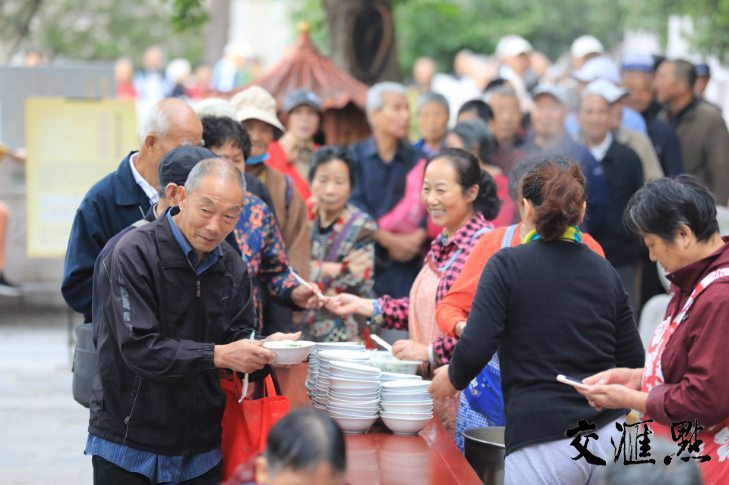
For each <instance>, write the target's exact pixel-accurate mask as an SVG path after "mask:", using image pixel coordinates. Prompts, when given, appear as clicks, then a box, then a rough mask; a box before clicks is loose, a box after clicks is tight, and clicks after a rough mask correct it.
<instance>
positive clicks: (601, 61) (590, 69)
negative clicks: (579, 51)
mask: <svg viewBox="0 0 729 485" xmlns="http://www.w3.org/2000/svg"><path fill="white" fill-rule="evenodd" d="M572 77H574V78H575V79H577V80H578V81H582V82H586V83H589V82H592V81H594V80H596V79H607V80H608V81H612V82H613V83H614V84H620V81H621V78H620V71H619V70H618V66H616V65H615V63H614V62H613V61H611V60H610V59H608V58H607V57H605V56H600V57H595V58H593V59H590V60H589V61H587V62H585V64H583V65H582V67H581V68H580V69H578V70H577V71H575V72H574V73H573V74H572Z"/></svg>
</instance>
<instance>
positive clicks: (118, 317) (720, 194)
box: [0, 36, 729, 484]
mask: <svg viewBox="0 0 729 485" xmlns="http://www.w3.org/2000/svg"><path fill="white" fill-rule="evenodd" d="M571 53H572V57H573V61H574V69H573V70H572V72H571V74H570V75H569V76H562V77H559V76H555V72H554V70H553V69H549V68H547V67H545V65H544V64H545V60H544V58H543V56H541V57H540V56H539V55H538V53H536V52H535V51H534V50H533V49H532V46H531V45H530V44H529V43H528V42H526V41H525V40H524V39H522V38H520V37H518V36H507V37H506V38H504V39H502V42H500V43H499V47H498V48H497V52H496V57H497V58H498V59H499V63H498V66H497V67H498V68H497V69H494V68H493V66H492V63H493V60H492V59H489V60H484V59H483V58H482V57H480V56H477V55H475V54H473V53H471V52H466V51H464V52H461V53H459V54H458V56H457V57H456V61H455V67H456V73H457V75H456V76H450V75H446V74H436V73H435V68H434V66H435V64H434V63H433V61H432V60H429V59H425V58H423V59H420V60H419V61H418V62H417V63H416V65H415V73H414V77H415V81H416V82H415V83H414V84H413V86H410V87H406V86H404V85H402V84H399V83H394V82H382V83H378V84H375V85H374V86H372V87H371V88H370V89H369V91H368V94H367V100H366V107H365V111H366V114H367V119H368V121H369V123H370V127H371V132H372V135H371V136H370V137H369V138H368V139H366V140H362V141H359V142H357V143H354V144H353V145H351V146H350V147H344V146H338V145H326V146H320V145H319V144H317V143H316V142H315V137H316V134H317V133H318V132H319V130H320V128H321V121H322V106H321V100H320V99H319V97H318V96H317V95H316V94H315V93H313V92H310V91H306V90H303V89H298V90H294V91H292V92H291V93H289V94H288V95H287V97H286V99H285V100H284V101H283V111H284V112H285V114H286V116H285V120H286V125H284V124H283V123H281V121H280V120H279V117H278V113H277V103H276V100H275V99H274V98H273V97H272V96H271V94H270V93H268V92H267V91H266V90H265V89H263V88H262V87H260V86H251V87H248V88H246V89H243V90H241V91H239V92H237V93H236V94H235V95H234V96H232V98H231V99H230V100H229V101H228V100H224V99H219V98H208V99H202V100H200V101H197V102H192V103H190V102H188V100H182V99H179V98H176V97H174V94H175V91H176V90H177V91H178V94H179V89H182V90H183V91H184V90H185V89H186V88H185V86H184V84H185V83H184V81H183V80H182V79H183V78H182V77H181V76H176V77H174V80H175V84H173V85H171V86H172V89H171V90H170V91H169V92H168V93H166V94H163V95H161V96H162V97H164V96H171V97H169V99H162V100H159V101H157V102H155V103H154V104H153V105H151V107H150V109H149V112H148V113H147V116H146V118H145V122H144V124H143V128H142V130H141V140H140V146H139V148H138V150H136V151H132V152H130V154H129V155H128V156H127V157H126V158H125V159H124V160H123V161H122V162H121V164H120V166H119V168H118V170H116V171H115V172H114V173H112V174H110V175H108V176H107V177H105V178H104V179H102V180H101V181H99V182H98V183H97V184H96V185H95V186H94V187H93V188H92V189H91V190H90V191H89V192H88V194H87V195H86V196H85V198H84V199H83V201H82V203H81V205H80V207H79V209H78V212H77V214H76V217H75V220H74V224H73V229H72V233H71V237H70V240H69V245H68V251H67V256H66V264H65V270H64V280H63V287H62V293H63V296H64V298H65V300H66V301H67V303H68V304H69V306H71V307H72V308H73V309H74V310H76V311H77V312H79V313H81V314H83V315H84V319H85V321H86V322H88V323H90V324H91V325H92V326H93V330H94V341H95V342H96V346H97V351H98V364H97V367H96V375H95V377H94V382H93V394H92V398H91V403H90V407H91V417H90V426H89V436H88V441H87V446H86V453H87V454H89V455H93V465H94V476H95V479H98V483H140V484H141V483H158V482H173V483H190V484H193V483H196V484H197V483H200V484H202V483H217V481H216V480H218V481H219V478H220V463H221V457H222V455H221V451H220V421H221V418H222V412H223V409H224V407H225V396H224V394H223V393H222V392H221V390H220V387H219V385H218V373H217V370H222V369H229V370H233V371H236V372H240V373H248V374H250V379H251V382H256V381H259V380H261V379H263V378H264V377H266V376H267V375H269V374H271V373H272V372H273V370H272V367H271V365H270V364H271V361H272V357H273V355H274V354H273V352H272V351H270V350H267V349H264V348H263V347H262V343H263V342H265V341H266V340H268V341H270V340H283V339H296V338H299V336H300V335H301V336H302V338H304V339H306V340H312V341H316V342H343V341H364V342H366V343H368V345H372V344H371V342H370V340H369V336H370V335H371V334H372V333H376V332H377V331H378V330H379V329H380V328H384V329H399V330H407V331H408V334H409V335H408V338H407V339H402V340H398V341H397V342H395V343H394V345H393V354H394V356H395V357H398V358H401V359H405V360H417V361H421V362H423V365H422V366H421V368H420V373H421V374H422V375H423V376H424V377H425V378H430V379H432V384H431V386H430V391H431V392H432V394H433V396H434V402H435V405H434V407H435V409H434V411H435V414H436V415H437V418H438V419H440V421H441V422H442V423H443V425H444V426H445V428H446V430H447V431H448V432H449V433H450V435H451V437H452V438H453V439H454V440H456V443H457V444H458V446H459V447H460V448H461V450H463V438H462V436H461V431H462V430H464V429H467V428H471V427H478V426H506V482H507V483H513V484H516V483H570V484H572V483H574V484H578V483H580V484H586V483H595V482H594V481H595V480H596V477H597V474H598V467H596V466H595V465H593V464H590V463H587V462H586V461H574V460H573V459H572V454H574V453H573V452H574V450H573V449H571V448H570V446H569V442H570V441H571V440H569V439H568V440H566V443H565V435H564V432H565V430H566V429H568V428H570V427H573V426H574V425H575V424H576V423H577V421H578V420H580V419H586V420H588V421H590V422H592V423H595V424H596V426H597V431H598V432H599V433H600V437H601V440H600V442H599V443H598V444H595V442H593V443H592V445H591V447H590V449H591V450H592V451H593V452H594V453H595V454H597V455H602V456H605V457H607V456H608V455H610V456H611V454H612V451H613V450H612V449H610V447H609V445H607V443H609V442H610V439H609V438H610V437H613V439H615V440H619V434H620V433H619V432H618V430H617V428H616V423H618V424H619V423H621V422H623V421H624V420H625V419H626V414H627V412H628V411H629V410H631V409H634V410H637V411H641V412H644V413H646V414H647V415H649V416H650V417H651V418H652V419H653V420H654V421H655V423H653V425H652V426H653V427H654V430H655V432H656V434H662V435H667V436H669V437H670V433H671V423H673V422H676V421H688V420H691V421H693V420H694V419H698V420H699V421H700V423H701V424H702V425H703V426H705V428H706V430H707V431H705V432H704V433H703V439H704V442H705V443H706V446H705V448H704V449H703V452H704V453H709V454H711V455H712V461H710V462H706V463H702V464H701V471H702V473H703V475H704V479H705V480H706V483H723V481H726V480H729V469H727V468H726V467H725V466H724V463H723V460H724V459H725V458H726V456H727V451H726V447H727V436H729V407H728V403H729V399H728V398H727V396H729V384H728V383H727V381H726V380H725V379H723V376H722V374H723V368H724V364H726V360H727V357H726V356H727V355H728V354H727V353H726V352H725V350H724V349H725V348H726V345H727V343H729V333H728V330H727V329H726V328H724V327H726V326H725V325H722V324H721V322H724V321H729V320H728V319H727V317H729V298H727V288H728V287H727V286H726V283H728V282H729V262H727V261H724V259H725V258H726V256H725V254H727V251H729V246H727V245H726V240H725V239H722V237H721V235H720V233H719V226H718V223H717V209H716V206H717V204H719V205H724V204H726V202H727V200H728V199H729V180H727V177H729V175H727V174H729V170H728V168H729V167H728V166H727V165H728V164H729V160H727V156H729V132H728V131H727V128H726V125H725V123H724V121H723V118H722V115H721V112H720V111H719V109H718V108H717V107H715V106H713V105H711V104H710V103H708V102H707V101H704V100H703V99H702V97H701V94H700V93H697V89H699V83H697V79H698V78H699V77H700V75H702V72H704V71H702V69H701V67H700V66H699V67H698V68H697V66H694V65H693V64H691V63H689V62H687V61H684V60H680V59H660V58H655V57H653V56H647V55H626V56H625V58H624V59H622V64H621V67H618V65H616V64H615V63H614V62H613V61H612V60H611V59H610V58H608V57H607V55H606V54H605V51H604V49H603V47H602V45H601V44H600V43H599V41H597V39H595V38H593V37H589V36H585V37H581V38H579V39H577V40H576V41H575V43H574V44H573V46H572V51H571ZM148 54H149V59H146V61H145V66H147V64H149V66H147V67H149V69H146V70H145V72H144V73H141V75H140V79H143V81H144V83H145V86H146V87H145V90H152V89H153V88H152V86H153V85H154V82H153V81H152V79H153V75H152V74H153V73H154V72H156V68H155V69H153V67H154V62H153V61H155V59H154V58H155V53H154V52H151V53H148ZM239 54H240V52H238V51H235V50H234V49H232V48H231V50H230V52H228V50H227V49H226V58H228V56H229V57H230V59H228V61H229V62H230V64H231V65H227V64H225V63H224V64H223V65H221V66H220V67H219V68H218V67H217V66H216V69H215V73H216V74H215V75H216V76H219V77H220V78H223V77H225V76H226V75H228V74H229V72H237V71H236V70H235V69H234V67H235V65H236V64H235V63H236V62H237V61H235V60H234V59H233V58H234V57H235V56H236V55H239ZM239 57H240V56H239ZM126 67H127V71H129V66H126ZM172 67H173V66H172V65H170V68H172ZM177 68H180V72H183V71H187V72H188V73H189V66H182V65H180V66H177V67H175V69H177ZM182 68H185V69H182ZM175 69H172V70H173V71H174V70H175ZM168 70H169V69H168ZM127 77H128V76H127ZM221 82H222V81H221ZM233 84H235V83H233ZM159 86H161V83H158V87H159ZM178 88H179V89H178ZM136 89H137V88H135V90H136ZM137 92H139V91H137ZM145 92H147V91H145ZM186 94H187V92H186ZM188 97H189V98H192V96H189V95H188ZM413 121H414V123H413ZM414 134H417V138H413V135H414ZM411 141H412V143H411ZM130 148H134V147H130ZM717 201H718V202H717ZM0 222H1V220H0ZM1 234H2V232H1V231H0V235H1ZM0 256H1V255H0ZM1 261H2V258H1V257H0V264H1ZM656 262H658V263H660V265H661V266H662V267H663V268H664V269H665V270H666V271H667V272H668V273H669V276H668V278H669V280H670V281H671V283H672V285H673V286H672V288H673V293H674V296H673V299H672V300H671V303H670V305H669V310H668V314H667V318H666V321H665V322H664V323H663V324H661V325H660V326H659V327H658V329H657V331H656V337H654V339H653V340H652V341H651V342H650V344H649V345H647V358H646V353H645V351H644V345H643V343H642V342H641V338H640V336H639V334H638V327H637V325H636V319H637V315H638V313H639V311H640V308H641V306H642V305H643V304H644V303H645V302H646V301H647V300H648V299H650V298H651V297H653V296H655V295H657V294H659V293H661V292H663V290H662V289H661V288H662V287H661V286H660V282H659V275H658V268H657V266H656V264H655V263H656ZM1 270H2V267H1V266H0V278H1V277H2V271H1ZM302 281H309V282H310V283H308V284H304V283H302ZM714 283H715V284H714ZM699 295H700V296H701V298H699ZM299 332H300V333H299ZM669 339H670V340H669ZM644 364H645V368H644ZM558 374H566V375H569V376H572V377H575V378H579V379H584V382H585V383H587V384H588V386H589V387H588V388H587V389H582V390H579V392H578V390H575V389H573V388H572V387H570V386H567V385H565V384H562V383H560V382H558V381H556V380H555V377H556V376H557V375H558ZM581 394H582V395H581ZM299 418H301V419H304V421H307V422H309V421H311V422H313V421H317V420H324V421H323V422H321V423H318V424H316V429H317V430H319V432H320V433H325V435H326V436H325V437H326V439H325V440H324V441H322V442H321V447H318V448H312V449H311V450H308V451H307V453H310V454H311V459H312V460H313V461H312V462H311V463H312V464H311V466H308V465H307V464H306V460H307V459H308V458H307V457H309V456H310V455H309V454H306V453H304V452H303V450H302V449H301V447H300V446H299V445H300V443H299V444H298V445H296V446H299V448H296V449H295V450H294V449H293V448H292V449H291V450H290V451H286V450H287V449H288V448H287V447H291V446H295V445H294V444H289V443H285V442H286V440H287V439H288V438H287V436H286V433H284V432H279V433H278V434H277V433H275V432H273V433H272V434H271V438H270V440H269V449H270V451H267V452H266V453H265V454H264V455H263V457H261V458H260V459H259V461H258V462H257V463H256V465H255V467H254V468H253V469H247V470H241V476H242V477H247V478H245V479H244V478H241V480H240V483H242V482H245V481H248V482H254V483H288V482H284V481H281V482H278V481H276V480H274V479H273V478H272V477H274V476H276V475H277V474H280V473H285V472H286V471H287V470H288V471H297V470H302V469H303V470H305V472H306V473H309V474H310V475H311V474H313V475H311V477H315V478H310V480H314V481H313V482H309V483H324V482H315V480H317V478H316V477H320V478H318V479H321V480H324V478H326V479H327V480H331V483H342V480H343V473H342V467H343V465H342V463H341V460H342V457H341V456H339V455H338V454H337V453H339V451H338V449H337V446H338V445H336V444H337V443H340V441H341V434H338V431H337V430H336V429H332V424H331V423H329V422H326V420H325V419H324V418H319V417H316V416H315V415H313V414H312V415H310V416H304V417H302V416H299ZM290 424H291V426H294V425H295V423H293V422H292V423H290ZM311 426H314V425H313V424H311ZM291 439H293V438H291ZM327 440H328V441H327ZM332 443H333V444H332ZM335 445H336V446H335ZM332 446H334V448H332ZM342 449H343V446H342ZM314 455H316V456H314ZM280 460H283V461H281V464H280V465H278V464H277V463H279V461H280ZM302 460H303V461H302ZM320 463H321V464H322V466H323V467H324V468H323V469H321V470H320V469H318V468H316V467H315V465H316V466H318V464H320ZM317 470H318V471H317ZM317 473H319V474H321V475H317ZM321 477H324V478H321ZM302 483H303V482H302ZM327 483H329V482H327Z"/></svg>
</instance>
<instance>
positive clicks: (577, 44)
mask: <svg viewBox="0 0 729 485" xmlns="http://www.w3.org/2000/svg"><path fill="white" fill-rule="evenodd" d="M604 53H605V48H604V47H603V46H602V42H600V41H599V40H597V38H596V37H594V36H592V35H583V36H580V37H578V38H576V39H575V41H574V42H573V43H572V48H571V49H570V54H571V55H572V57H574V58H576V59H581V58H583V57H585V56H586V55H588V54H604Z"/></svg>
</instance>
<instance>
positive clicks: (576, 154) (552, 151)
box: [524, 134, 610, 233]
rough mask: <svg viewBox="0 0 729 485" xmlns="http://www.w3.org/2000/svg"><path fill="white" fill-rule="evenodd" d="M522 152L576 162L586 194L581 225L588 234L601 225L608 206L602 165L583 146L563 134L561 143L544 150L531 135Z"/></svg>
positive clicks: (608, 199)
mask: <svg viewBox="0 0 729 485" xmlns="http://www.w3.org/2000/svg"><path fill="white" fill-rule="evenodd" d="M524 151H525V152H526V153H527V154H528V155H532V154H543V155H562V156H564V157H567V158H569V159H570V160H574V161H575V162H577V163H578V164H579V165H580V168H581V169H582V173H583V174H584V175H585V191H586V192H587V215H586V217H585V222H584V223H583V225H584V226H585V227H584V229H585V231H586V232H588V233H589V232H590V231H591V230H592V229H594V228H596V227H598V226H599V225H600V224H601V223H602V221H603V219H604V218H605V215H606V214H607V212H608V206H609V204H610V195H609V193H608V186H607V182H606V180H605V173H604V170H603V167H602V164H601V163H600V162H598V161H597V160H595V157H593V156H592V154H591V153H590V151H589V150H588V149H587V148H585V146H584V145H580V144H579V143H575V142H574V141H572V140H571V139H570V137H569V136H568V135H566V134H565V136H564V138H562V141H561V142H559V143H558V144H556V145H555V146H553V147H551V148H548V149H544V148H542V147H540V146H539V145H537V144H536V143H534V134H532V135H531V136H530V137H529V139H528V140H527V142H526V144H525V145H524Z"/></svg>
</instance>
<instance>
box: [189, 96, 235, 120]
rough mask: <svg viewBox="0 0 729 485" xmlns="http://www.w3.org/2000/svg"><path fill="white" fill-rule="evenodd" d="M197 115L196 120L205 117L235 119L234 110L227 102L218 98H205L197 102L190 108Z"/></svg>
mask: <svg viewBox="0 0 729 485" xmlns="http://www.w3.org/2000/svg"><path fill="white" fill-rule="evenodd" d="M192 109H194V110H195V113H197V116H198V118H205V117H206V116H209V117H214V118H222V117H223V116H227V117H228V118H235V108H234V107H233V105H232V104H230V103H229V102H228V101H226V100H224V99H220V98H206V99H202V100H200V101H198V102H197V103H195V104H194V105H193V107H192Z"/></svg>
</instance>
